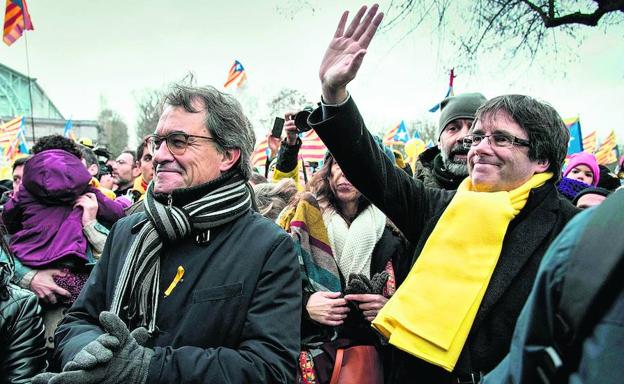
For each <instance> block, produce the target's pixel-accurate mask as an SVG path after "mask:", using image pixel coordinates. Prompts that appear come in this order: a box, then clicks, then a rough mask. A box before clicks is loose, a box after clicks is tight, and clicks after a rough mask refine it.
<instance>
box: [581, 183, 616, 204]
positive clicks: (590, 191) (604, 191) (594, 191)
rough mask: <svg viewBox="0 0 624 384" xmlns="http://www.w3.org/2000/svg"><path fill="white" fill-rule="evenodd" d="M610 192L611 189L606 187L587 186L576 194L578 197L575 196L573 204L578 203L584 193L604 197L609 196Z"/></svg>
mask: <svg viewBox="0 0 624 384" xmlns="http://www.w3.org/2000/svg"><path fill="white" fill-rule="evenodd" d="M610 194H611V191H609V190H608V189H605V188H600V187H589V188H585V189H583V190H582V191H581V192H579V193H577V194H576V197H575V198H574V200H572V204H574V205H576V203H578V201H579V199H580V198H581V197H583V196H584V195H600V196H604V197H609V195H610Z"/></svg>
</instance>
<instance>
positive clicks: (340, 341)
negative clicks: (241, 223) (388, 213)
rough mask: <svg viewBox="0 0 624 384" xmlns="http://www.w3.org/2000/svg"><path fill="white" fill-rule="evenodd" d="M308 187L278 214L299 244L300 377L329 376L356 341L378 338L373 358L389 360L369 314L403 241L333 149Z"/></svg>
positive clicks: (379, 301)
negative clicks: (339, 352) (340, 355)
mask: <svg viewBox="0 0 624 384" xmlns="http://www.w3.org/2000/svg"><path fill="white" fill-rule="evenodd" d="M306 188H307V190H308V191H310V192H303V193H301V194H300V195H298V196H297V198H296V199H295V202H294V203H293V204H291V206H290V207H289V208H287V209H286V210H284V211H283V212H282V214H281V215H280V217H279V218H278V223H279V225H280V226H282V228H284V229H285V230H286V231H287V232H289V233H290V234H291V236H292V238H293V240H294V241H295V242H296V243H297V245H298V246H297V249H298V250H300V252H301V254H300V258H299V259H300V262H301V271H302V289H303V303H304V305H303V306H304V308H303V319H302V331H301V338H302V352H301V355H300V362H299V366H300V372H299V373H300V380H301V382H302V383H312V382H315V383H329V381H330V378H331V375H332V371H333V368H334V360H335V356H336V353H337V350H338V349H341V348H348V347H351V346H357V345H364V346H374V347H375V348H373V349H372V351H373V353H374V354H375V355H376V356H374V360H373V361H377V362H379V361H381V360H384V361H385V363H386V366H389V364H387V355H386V351H385V349H384V348H383V347H382V346H381V343H380V339H379V338H378V337H377V335H376V334H375V333H374V331H373V329H372V327H371V325H370V322H371V321H372V320H373V319H374V318H375V316H376V315H377V312H378V311H379V310H380V309H381V308H382V307H383V305H384V304H385V303H386V301H387V300H388V298H389V297H390V296H391V295H392V294H393V293H394V291H395V279H394V270H395V268H396V265H397V263H398V262H399V258H400V257H401V255H402V254H403V253H404V252H405V249H406V242H405V240H404V239H403V237H402V236H401V235H400V234H399V232H398V230H396V229H394V227H393V226H392V225H391V224H390V223H389V222H388V221H387V219H386V217H385V216H384V214H383V213H382V212H381V211H380V210H379V209H377V208H376V207H375V206H373V205H372V204H370V202H369V201H368V200H367V199H366V198H364V196H362V194H361V193H360V192H359V191H358V190H357V189H355V188H354V187H353V185H351V183H350V182H349V181H348V180H347V179H346V178H345V176H344V174H343V173H342V170H341V169H340V166H339V165H338V164H337V163H336V162H335V160H334V159H333V157H332V156H331V155H330V154H329V153H328V155H327V156H326V157H325V160H324V163H323V167H322V168H321V170H320V171H319V172H317V173H316V174H315V175H314V176H313V178H312V179H311V180H310V182H309V184H308V185H307V187H306ZM369 350H370V349H369ZM375 351H377V353H375ZM379 357H381V359H379ZM375 359H377V360H375ZM369 368H370V370H371V371H370V372H369V374H370V375H374V374H375V373H376V371H377V373H379V374H381V373H382V372H381V367H380V366H377V369H375V367H374V366H371V367H369Z"/></svg>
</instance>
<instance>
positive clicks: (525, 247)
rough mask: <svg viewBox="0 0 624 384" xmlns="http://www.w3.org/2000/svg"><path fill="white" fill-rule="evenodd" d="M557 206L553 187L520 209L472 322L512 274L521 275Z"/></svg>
mask: <svg viewBox="0 0 624 384" xmlns="http://www.w3.org/2000/svg"><path fill="white" fill-rule="evenodd" d="M536 197H537V196H536ZM527 205H529V202H527ZM558 207H559V204H558V198H557V192H556V190H554V188H553V190H551V191H549V193H547V194H546V196H545V197H544V199H543V200H542V201H541V202H539V203H538V204H537V206H534V208H533V209H530V208H529V211H528V212H522V213H521V214H522V215H523V218H521V219H520V221H519V222H518V223H517V224H516V225H515V227H514V228H513V229H512V230H511V232H508V233H507V235H506V236H505V240H504V244H503V249H502V251H501V257H500V258H499V260H498V263H497V264H496V268H495V269H494V273H493V275H492V278H491V279H490V283H489V285H488V288H487V290H486V292H485V296H484V297H483V301H482V302H481V307H480V308H479V312H478V313H477V317H476V319H475V323H474V325H476V324H478V323H480V321H481V320H483V319H484V318H485V317H486V316H487V314H488V312H489V311H490V309H491V308H493V307H494V305H495V304H496V302H497V301H498V300H499V299H500V298H501V297H502V296H503V294H504V293H505V292H506V291H507V288H508V287H509V286H510V285H511V283H512V282H513V281H514V280H515V279H516V278H522V276H518V274H519V273H520V271H521V270H522V268H523V266H524V265H525V264H526V262H527V261H528V260H529V259H530V258H532V257H535V252H536V251H537V250H538V248H539V247H540V246H541V245H542V244H543V243H544V241H547V240H548V239H550V237H551V236H549V235H550V234H551V232H552V231H553V229H554V226H555V224H556V221H557V214H556V212H557V209H558ZM541 256H543V255H540V257H541ZM474 325H473V326H474Z"/></svg>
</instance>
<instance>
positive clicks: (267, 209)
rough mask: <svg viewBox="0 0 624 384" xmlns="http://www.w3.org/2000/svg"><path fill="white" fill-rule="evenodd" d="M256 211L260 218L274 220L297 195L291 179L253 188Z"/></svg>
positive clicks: (295, 186)
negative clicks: (260, 215)
mask: <svg viewBox="0 0 624 384" xmlns="http://www.w3.org/2000/svg"><path fill="white" fill-rule="evenodd" d="M253 189H254V194H255V195H256V204H257V205H258V211H259V212H260V214H262V216H264V217H267V218H269V219H271V220H276V219H277V217H278V216H279V214H280V212H282V210H283V209H284V208H285V207H286V206H287V205H288V204H289V203H290V202H291V200H292V198H293V197H294V196H295V195H296V194H297V185H296V184H295V181H294V180H293V179H282V180H280V181H279V182H277V183H262V184H256V185H254V186H253Z"/></svg>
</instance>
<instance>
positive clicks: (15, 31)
mask: <svg viewBox="0 0 624 384" xmlns="http://www.w3.org/2000/svg"><path fill="white" fill-rule="evenodd" d="M34 29H35V28H34V27H33V24H32V21H31V20H30V14H29V13H28V7H27V6H26V0H6V10H5V12H4V32H3V34H2V40H3V41H4V43H5V44H6V45H11V44H13V43H14V42H15V41H16V40H17V39H19V38H20V37H22V34H23V33H24V31H32V30H34Z"/></svg>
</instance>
